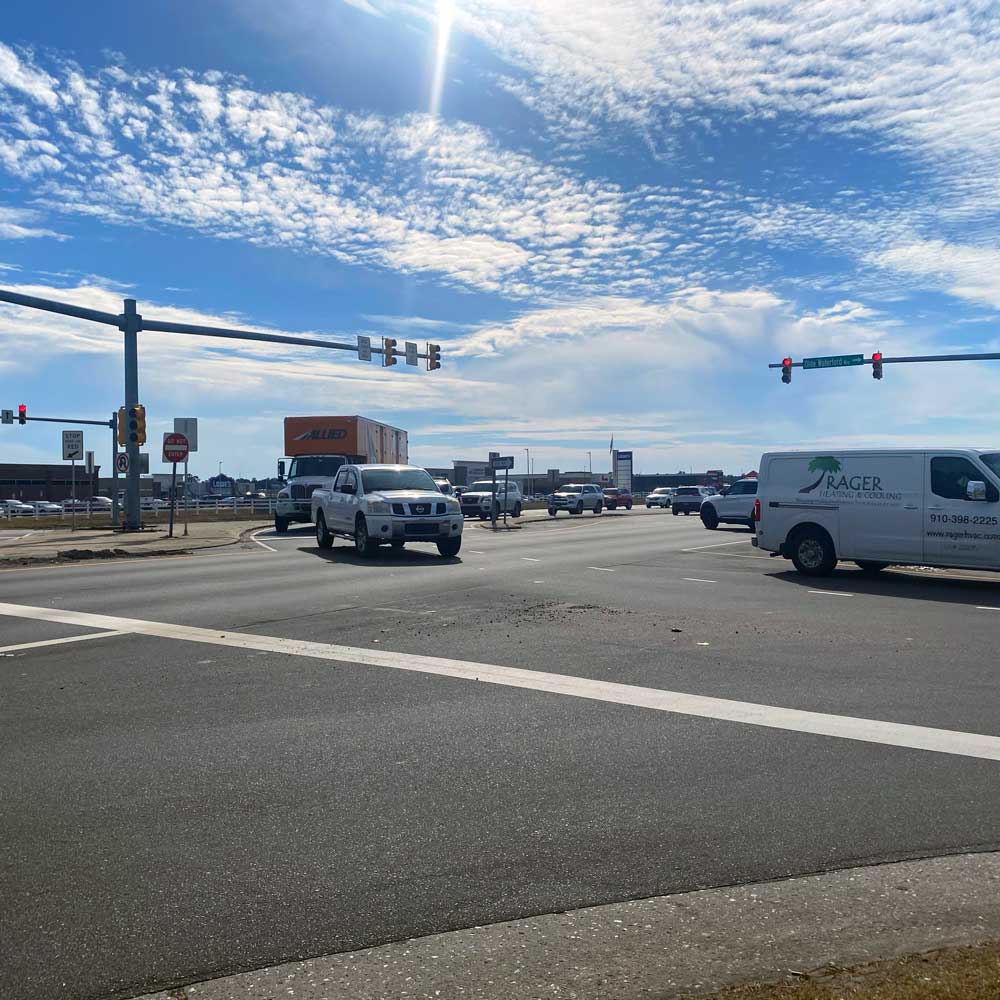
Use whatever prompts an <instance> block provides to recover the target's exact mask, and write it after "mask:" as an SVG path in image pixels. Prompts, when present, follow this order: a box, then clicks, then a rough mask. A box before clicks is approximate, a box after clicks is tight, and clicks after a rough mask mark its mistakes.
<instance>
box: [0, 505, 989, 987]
mask: <svg viewBox="0 0 1000 1000" xmlns="http://www.w3.org/2000/svg"><path fill="white" fill-rule="evenodd" d="M258 538H259V541H260V542H261V543H263V545H266V546H268V547H269V549H273V550H274V551H270V550H269V549H266V548H264V547H262V546H260V545H250V546H248V547H247V548H246V549H244V550H232V551H227V552H226V553H222V554H219V553H216V554H206V555H201V556H194V557H180V558H171V559H163V560H157V561H155V562H153V561H148V560H146V561H142V562H141V563H135V564H129V563H123V564H104V565H88V566H80V567H73V568H63V567H54V568H44V569H34V570H10V571H4V572H0V602H3V603H4V604H6V605H8V606H9V605H17V606H18V608H16V609H13V610H12V609H11V608H9V607H8V608H7V613H5V614H3V615H0V694H2V699H0V769H2V775H3V786H2V787H3V795H2V802H3V807H2V808H3V817H4V819H3V829H4V836H3V838H0V864H2V873H3V874H2V875H0V880H2V881H0V962H2V966H3V968H2V969H0V975H2V979H3V982H4V984H5V987H4V994H5V995H10V996H12V997H17V998H22V997H23V998H38V1000H43V998H44V1000H51V998H56V997H73V998H84V997H86V998H89V997H108V996H112V995H118V994H120V995H134V994H137V993H142V992H147V991H151V990H152V989H154V988H156V987H160V986H167V985H171V984H176V983H184V982H191V981H195V980H199V979H204V978H208V977H210V976H214V975H219V974H223V973H228V972H233V971H238V970H242V969H252V968H258V967H261V966H265V965H271V964H274V963H277V962H280V961H285V960H289V959H293V958H297V957H306V956H312V955H319V954H327V953H333V952H340V951H347V950H353V949H357V948H360V947H364V946H368V945H372V944H376V943H379V942H384V941H391V940H397V939H400V938H406V937H410V936H415V935H421V934H426V933H431V932H435V931H442V930H447V929H451V928H458V927H467V926H472V925H476V924H483V923H488V922H492V921H497V920H504V919H509V918H514V917H522V916H527V915H532V914H539V913H548V912H557V911H561V910H565V909H568V908H571V907H576V906H581V905H587V904H594V903H604V902H611V901H616V900H625V899H632V898H638V897H646V896H654V895H659V894H663V893H668V892H677V891H681V890H687V889H693V888H698V887H704V886H711V885H725V884H732V883H739V882H746V881H751V880H758V879H764V878H772V877H777V876H782V875H788V874H802V873H806V872H814V871H820V870H826V869H830V868H838V867H843V866H845V865H849V864H855V863H864V862H869V861H871V862H877V861H885V860H890V859H901V858H908V857H917V856H926V855H934V854H942V853H949V852H955V851H960V850H961V851H968V850H976V849H986V848H991V849H995V848H998V847H1000V795H998V788H1000V780H998V779H1000V762H998V761H997V760H995V759H985V758H984V757H983V756H982V755H980V756H976V755H975V754H974V753H973V754H971V755H969V754H967V753H964V752H963V751H962V750H961V749H960V746H961V745H963V744H962V743H961V739H960V738H959V736H958V735H955V734H965V733H972V734H983V735H986V736H991V737H1000V712H998V707H1000V705H998V701H1000V699H998V696H997V685H996V648H997V637H998V634H1000V632H998V626H1000V610H998V609H1000V581H994V580H993V579H992V578H977V576H976V575H963V574H948V573H923V574H920V573H904V572H890V573H888V574H885V575H884V576H883V577H882V578H880V579H876V580H870V579H868V578H865V577H863V576H862V575H861V574H860V573H859V572H858V571H855V570H853V569H852V568H850V567H845V568H844V569H842V570H841V571H839V572H838V573H837V574H836V575H835V576H834V577H832V578H830V579H828V580H824V581H818V582H817V581H810V580H806V579H804V578H801V577H799V576H797V575H796V574H795V573H794V572H791V571H790V566H789V564H788V563H785V562H784V561H781V560H771V559H768V558H767V557H766V556H764V555H761V554H759V553H757V552H756V551H755V550H754V549H752V548H751V546H750V544H749V535H748V534H747V533H746V532H745V531H743V530H741V529H732V530H719V531H716V532H707V531H705V530H704V529H703V528H702V526H701V524H700V522H699V521H698V520H697V519H695V518H676V517H671V516H670V514H669V513H667V512H660V511H654V512H650V513H647V512H645V511H641V510H634V511H632V512H631V513H624V512H616V513H615V514H605V515H603V516H602V517H601V518H593V517H591V516H590V515H585V516H584V517H583V518H582V519H579V518H573V519H572V520H569V519H567V518H565V517H560V518H559V519H558V520H557V521H556V522H555V523H550V522H547V521H544V523H533V524H530V525H528V526H526V527H524V528H522V529H521V530H517V531H512V532H509V533H504V534H498V535H493V534H492V533H491V532H489V531H487V530H483V529H481V528H479V527H478V526H476V525H472V524H470V525H469V527H468V529H467V532H466V539H465V544H464V547H463V551H462V554H461V556H460V557H459V558H458V559H456V560H443V559H440V558H439V557H438V556H437V554H436V551H435V550H434V549H432V548H430V547H427V546H420V545H415V546H411V547H409V548H408V549H407V550H406V551H405V552H403V553H400V554H396V553H391V552H389V551H388V550H383V551H382V552H381V553H380V554H379V556H378V557H377V558H376V559H373V560H371V561H363V560H360V559H358V558H357V557H356V556H355V555H354V553H353V551H352V549H351V548H350V546H348V545H347V544H346V543H343V542H339V541H338V542H337V544H336V545H335V546H334V548H333V549H332V550H331V551H322V550H320V549H318V548H317V547H316V546H315V543H314V541H313V539H312V537H311V535H310V534H308V533H307V532H305V531H301V532H295V531H292V532H290V533H289V534H288V535H285V536H274V535H273V533H272V532H263V533H261V534H260V535H259V536H258ZM705 546H710V547H708V548H706V547H705ZM691 550H693V551H691ZM38 608H43V609H59V612H71V611H74V612H85V613H89V614H92V615H104V616H109V615H110V616H120V617H122V618H124V619H128V620H129V621H127V622H123V623H120V628H121V629H122V631H123V632H124V633H125V634H117V635H106V636H99V635H98V636H97V637H93V638H89V639H78V640H77V641H70V642H62V643H55V642H50V641H51V640H57V639H72V638H74V637H79V636H83V635H90V636H95V635H97V634H98V633H99V632H100V631H101V630H102V629H109V628H114V627H115V626H114V624H113V623H109V622H103V621H102V620H100V619H81V620H80V621H78V622H76V623H73V622H67V621H50V620H42V618H43V617H44V616H42V615H41V614H40V613H39V612H37V611H35V610H32V609H38ZM56 617H58V615H57V616H56ZM62 617H63V618H66V617H67V616H66V615H65V614H63V615H62ZM136 621H138V622H140V623H142V622H146V623H150V622H151V623H167V625H187V626H195V627H197V628H198V629H201V630H204V631H203V632H198V633H194V632H193V633H190V634H187V635H185V636H184V637H183V638H179V637H178V630H171V629H170V628H168V627H167V626H164V625H159V626H157V625H151V626H148V629H147V632H146V633H143V634H139V633H137V632H136V629H140V631H141V628H142V627H145V626H140V625H136V624H134V623H135V622H136ZM130 622H131V624H130ZM237 633H238V634H237ZM244 633H246V634H249V635H251V636H254V637H256V639H255V640H253V641H249V640H244V639H242V638H241V634H244ZM289 640H304V641H308V642H311V643H317V644H323V648H324V649H326V648H329V649H330V651H331V657H332V658H323V649H320V647H318V646H315V647H308V648H306V647H299V646H297V645H296V643H295V642H290V641H289ZM24 643H49V644H46V645H39V646H34V647H31V648H22V649H10V647H11V646H15V645H20V644H24ZM334 647H335V648H334ZM369 650H370V651H378V652H379V653H385V654H399V655H398V657H396V658H395V660H394V661H393V662H392V664H391V665H388V666H387V665H384V664H382V663H374V662H366V661H365V655H366V654H365V651H369ZM372 655H373V656H374V655H375V654H374V652H373V654H372ZM429 657H435V658H446V659H447V661H448V662H450V663H453V662H454V661H461V664H460V665H459V666H456V667H447V668H446V667H445V666H442V665H441V664H442V663H443V660H442V659H438V660H434V661H431V660H429V659H427V658H429ZM383 659H385V658H383ZM388 659H390V660H391V659H392V657H391V656H389V657H388ZM397 661H398V662H397ZM470 664H471V665H472V666H470ZM481 664H494V665H500V666H501V667H507V668H522V669H524V670H528V671H532V672H534V673H532V674H528V675H520V674H517V673H516V671H515V672H508V675H505V676H508V680H501V681H499V682H496V683H493V682H490V681H489V680H488V676H489V674H488V670H487V668H483V670H482V679H481V680H477V679H476V677H477V676H478V674H477V671H479V667H477V666H475V665H481ZM397 666H398V667H399V669H395V667H397ZM446 669H447V670H453V671H454V672H453V673H452V674H450V675H448V674H446V673H443V672H442V671H445V670H446ZM539 672H542V674H540V673H539ZM552 674H554V675H559V678H562V679H564V682H565V683H564V687H565V690H562V688H561V687H560V684H559V683H556V684H550V685H549V687H548V689H545V690H542V689H539V685H535V684H534V681H533V680H532V678H535V677H539V676H542V675H552ZM515 675H516V676H515ZM509 678H514V680H510V679H509ZM515 681H516V683H518V684H521V683H523V684H525V685H526V686H524V687H515V686H511V684H513V683H515ZM592 681H598V682H612V683H611V684H610V685H607V684H605V685H604V686H603V687H601V685H592V684H589V682H592ZM616 684H617V685H629V686H631V687H630V688H629V689H628V690H629V691H635V690H637V691H640V692H647V691H648V690H649V689H653V691H652V694H653V695H655V694H656V692H657V691H666V692H675V693H678V694H679V695H699V696H705V697H706V698H707V699H709V701H710V705H709V708H708V709H706V713H707V714H704V713H699V712H698V711H693V712H692V713H688V712H677V711H673V710H669V708H668V710H666V711H664V710H661V708H657V707H655V706H653V707H638V704H639V703H616V702H615V701H614V700H613V698H614V695H613V691H612V689H613V688H614V685H616ZM574 685H576V687H575V688H574ZM588 685H589V686H588ZM598 688H600V690H602V691H608V692H612V693H610V694H607V696H605V695H601V694H596V695H595V694H593V693H587V692H593V691H594V690H597V689H598ZM557 689H558V690H557ZM643 697H646V698H648V697H650V696H649V695H648V694H643ZM711 699H726V700H727V702H726V704H729V703H730V702H735V703H749V705H750V706H751V708H752V707H753V706H769V708H768V709H767V710H766V711H765V715H767V713H770V715H767V718H777V717H780V718H784V716H782V715H781V710H786V709H787V710H793V711H792V712H791V713H786V715H788V718H789V719H791V721H790V722H789V723H788V727H787V728H784V729H780V728H772V727H771V726H772V725H773V721H772V722H771V723H765V724H764V725H758V724H750V723H749V722H748V721H740V722H735V721H727V720H726V719H723V718H720V717H718V716H717V715H713V713H714V712H715V708H714V707H712V706H717V705H719V704H721V703H718V702H714V701H711ZM795 710H798V714H796V711H795ZM803 712H804V713H824V717H825V716H834V717H837V719H842V720H849V722H850V724H851V725H855V726H856V725H857V724H856V723H855V722H854V721H853V720H875V721H874V723H873V724H872V725H870V726H869V727H868V729H869V730H870V731H871V732H870V733H869V734H868V735H862V736H859V737H856V738H840V737H837V736H829V735H818V734H817V733H816V732H815V731H809V729H808V726H803V725H802V724H800V723H799V722H797V721H796V720H797V719H799V717H800V716H801V713H803ZM749 718H750V716H749V715H748V719H749ZM762 718H763V716H762ZM885 724H899V725H898V726H895V727H894V726H892V725H885ZM838 725H839V723H838ZM865 725H867V724H865ZM907 726H910V727H914V726H915V727H929V728H932V729H935V730H945V731H947V732H946V733H945V735H944V736H943V737H941V739H942V740H943V742H944V746H945V749H944V750H942V751H941V752H929V751H927V750H918V749H912V748H911V747H910V746H908V745H903V744H902V743H901V742H900V740H901V739H902V738H901V737H900V736H899V735H898V734H899V733H902V732H904V729H905V727H907ZM861 729H864V726H863V725H862V726H861ZM859 731H860V730H859ZM923 731H926V730H922V732H923ZM865 732H868V730H865ZM952 745H954V748H955V749H951V747H952Z"/></svg>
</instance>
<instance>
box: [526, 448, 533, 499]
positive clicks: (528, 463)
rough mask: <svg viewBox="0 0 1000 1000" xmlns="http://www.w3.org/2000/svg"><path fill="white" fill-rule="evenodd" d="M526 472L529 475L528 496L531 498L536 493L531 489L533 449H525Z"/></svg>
mask: <svg viewBox="0 0 1000 1000" xmlns="http://www.w3.org/2000/svg"><path fill="white" fill-rule="evenodd" d="M524 456H525V458H524V470H525V472H527V474H528V496H531V495H532V494H533V493H534V492H535V491H534V490H533V489H532V488H531V449H530V448H525V449H524Z"/></svg>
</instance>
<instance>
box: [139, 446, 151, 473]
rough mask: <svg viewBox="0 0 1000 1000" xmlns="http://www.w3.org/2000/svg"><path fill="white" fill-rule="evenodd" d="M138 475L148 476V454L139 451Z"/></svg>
mask: <svg viewBox="0 0 1000 1000" xmlns="http://www.w3.org/2000/svg"><path fill="white" fill-rule="evenodd" d="M139 475H140V476H148V475H149V452H148V451H140V452H139Z"/></svg>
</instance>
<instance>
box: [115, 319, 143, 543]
mask: <svg viewBox="0 0 1000 1000" xmlns="http://www.w3.org/2000/svg"><path fill="white" fill-rule="evenodd" d="M120 320H121V322H120V323H119V325H118V329H119V330H121V331H122V333H123V334H124V341H125V412H126V413H127V414H128V413H131V412H132V409H133V408H134V407H136V406H138V405H139V336H138V334H139V330H140V328H141V325H142V317H141V316H140V315H139V314H138V313H137V312H136V309H135V299H126V300H125V311H124V312H123V313H122V315H121V317H120ZM134 437H135V435H133V434H127V435H126V436H125V453H126V454H127V455H128V471H127V472H126V473H125V530H126V531H140V530H141V529H142V513H141V511H140V507H139V476H140V472H141V470H140V468H139V442H138V440H133V438H134Z"/></svg>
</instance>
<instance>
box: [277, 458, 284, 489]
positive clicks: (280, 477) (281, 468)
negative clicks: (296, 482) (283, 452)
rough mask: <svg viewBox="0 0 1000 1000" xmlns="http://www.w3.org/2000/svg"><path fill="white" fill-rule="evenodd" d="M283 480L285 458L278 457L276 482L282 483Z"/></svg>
mask: <svg viewBox="0 0 1000 1000" xmlns="http://www.w3.org/2000/svg"><path fill="white" fill-rule="evenodd" d="M284 481H285V460H284V459H283V458H279V459H278V482H279V483H283V482H284Z"/></svg>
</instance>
